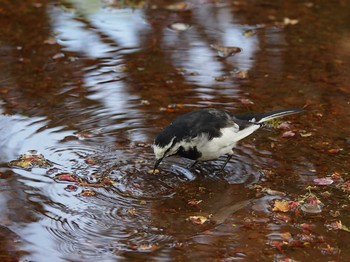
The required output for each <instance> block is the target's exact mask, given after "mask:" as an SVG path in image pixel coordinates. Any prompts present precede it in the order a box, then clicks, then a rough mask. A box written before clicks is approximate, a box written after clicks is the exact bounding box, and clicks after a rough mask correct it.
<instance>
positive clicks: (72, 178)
mask: <svg viewBox="0 0 350 262" xmlns="http://www.w3.org/2000/svg"><path fill="white" fill-rule="evenodd" d="M55 180H58V181H67V182H79V181H80V179H79V178H78V177H77V176H75V175H73V174H70V173H62V174H57V175H56V176H55Z"/></svg>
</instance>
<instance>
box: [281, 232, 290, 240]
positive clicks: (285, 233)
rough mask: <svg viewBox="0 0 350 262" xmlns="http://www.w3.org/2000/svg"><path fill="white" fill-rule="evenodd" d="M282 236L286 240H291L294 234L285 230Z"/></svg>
mask: <svg viewBox="0 0 350 262" xmlns="http://www.w3.org/2000/svg"><path fill="white" fill-rule="evenodd" d="M281 237H282V238H283V239H285V240H289V239H291V238H292V234H291V233H289V232H284V233H281Z"/></svg>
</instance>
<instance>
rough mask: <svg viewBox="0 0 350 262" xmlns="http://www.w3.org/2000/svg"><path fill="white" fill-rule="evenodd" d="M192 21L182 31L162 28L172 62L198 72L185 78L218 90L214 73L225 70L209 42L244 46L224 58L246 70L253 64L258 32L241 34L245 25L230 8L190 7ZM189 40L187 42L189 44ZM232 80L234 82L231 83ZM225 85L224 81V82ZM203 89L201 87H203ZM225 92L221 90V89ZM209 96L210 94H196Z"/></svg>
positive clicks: (208, 91) (208, 88)
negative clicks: (186, 28) (256, 33)
mask: <svg viewBox="0 0 350 262" xmlns="http://www.w3.org/2000/svg"><path fill="white" fill-rule="evenodd" d="M192 12H193V21H196V20H197V23H196V24H195V25H193V27H191V28H190V29H189V30H188V31H185V32H180V33H176V32H172V31H169V30H165V31H164V42H165V43H166V45H167V46H168V48H169V50H173V51H171V52H172V53H173V55H172V58H173V63H174V64H175V65H176V66H177V67H180V68H183V69H186V71H189V72H192V71H195V72H196V73H197V74H198V75H195V76H192V75H191V74H189V75H185V76H184V77H186V79H187V81H188V82H190V83H195V84H197V85H199V86H202V87H207V88H206V89H205V90H206V93H210V92H214V91H215V92H218V90H215V88H214V89H213V88H212V87H213V86H218V85H220V83H219V82H217V81H215V77H217V76H220V75H221V74H222V72H223V71H224V69H225V68H224V64H223V60H220V59H217V52H216V51H215V50H213V49H211V48H210V44H220V45H224V46H237V47H240V48H242V49H243V51H242V52H241V53H239V54H236V55H235V56H234V57H230V58H228V59H226V61H225V63H226V65H227V64H231V66H232V69H235V68H238V69H240V70H249V69H251V68H252V67H253V65H254V60H252V59H251V58H252V57H253V56H254V54H255V52H256V50H257V46H258V38H257V36H255V35H254V36H251V37H249V38H247V37H244V36H243V32H244V27H243V26H241V25H239V24H238V23H237V22H235V21H234V18H233V17H232V13H231V10H230V9H229V8H215V10H213V8H211V6H210V5H209V6H208V7H201V8H195V9H193V11H192ZM205 37H206V38H207V39H210V40H211V39H214V38H215V40H213V42H209V41H210V40H209V41H206V42H205V41H203V40H202V39H204V38H205ZM189 43H190V44H189ZM175 47H176V48H175ZM232 84H234V83H232ZM224 85H227V84H224ZM203 91H204V90H203ZM222 92H224V93H225V94H226V93H227V92H225V91H224V90H222ZM199 96H205V97H206V98H210V97H211V96H210V95H209V94H205V95H204V94H203V93H202V92H201V94H199Z"/></svg>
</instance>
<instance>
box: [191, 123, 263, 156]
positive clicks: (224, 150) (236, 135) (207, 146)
mask: <svg viewBox="0 0 350 262" xmlns="http://www.w3.org/2000/svg"><path fill="white" fill-rule="evenodd" d="M257 129H259V125H252V126H249V127H247V128H245V129H243V130H240V131H239V130H238V128H236V127H227V128H223V129H222V131H221V132H222V135H221V136H220V137H215V138H213V139H211V140H209V139H202V140H201V141H202V142H201V143H198V144H197V149H198V151H199V152H201V154H202V155H201V157H200V158H198V160H202V161H205V160H213V159H217V158H219V157H220V156H222V155H226V154H233V151H232V149H233V148H234V147H235V146H236V143H237V142H238V141H239V140H241V139H242V138H244V137H246V136H248V135H250V134H251V133H253V132H254V131H255V130H257Z"/></svg>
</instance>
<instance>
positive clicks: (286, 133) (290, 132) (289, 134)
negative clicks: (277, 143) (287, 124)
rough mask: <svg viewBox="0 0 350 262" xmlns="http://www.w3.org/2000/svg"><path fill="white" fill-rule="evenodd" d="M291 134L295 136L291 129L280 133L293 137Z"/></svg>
mask: <svg viewBox="0 0 350 262" xmlns="http://www.w3.org/2000/svg"><path fill="white" fill-rule="evenodd" d="M293 136H295V133H294V132H293V131H286V132H284V133H283V134H282V137H283V138H287V137H293Z"/></svg>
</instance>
